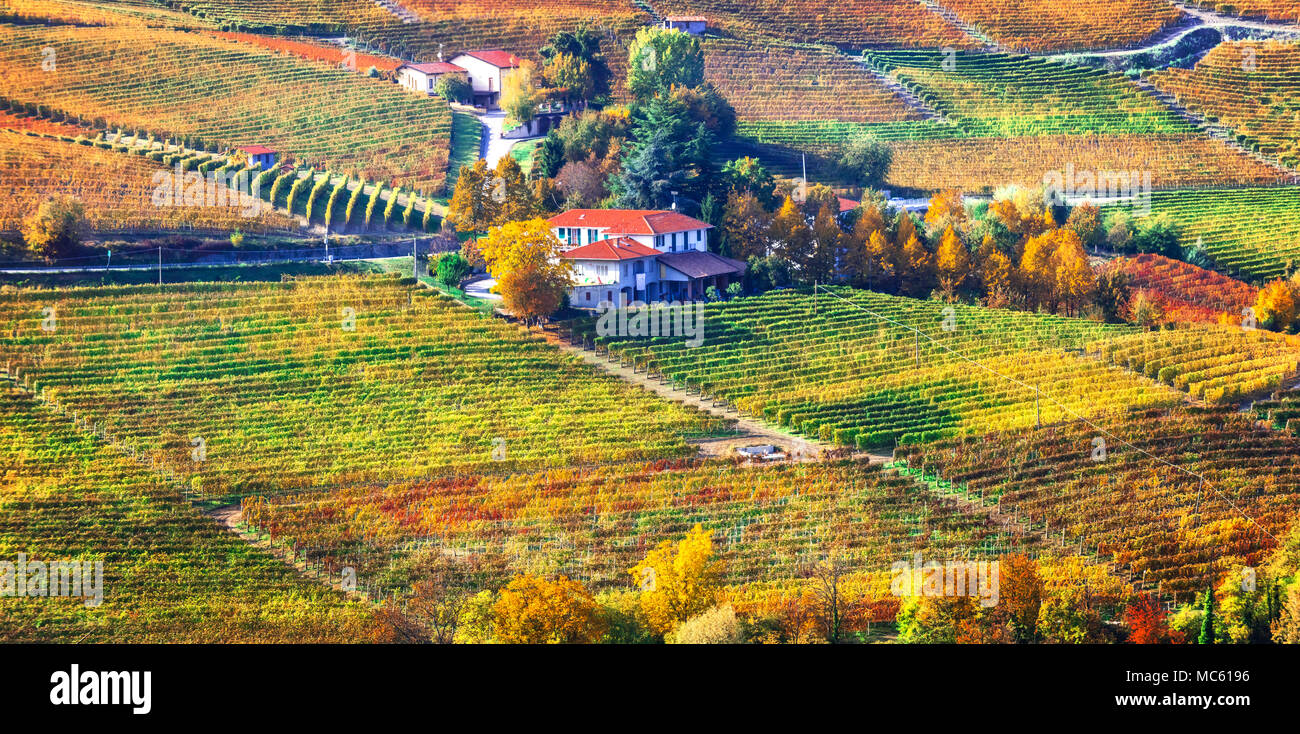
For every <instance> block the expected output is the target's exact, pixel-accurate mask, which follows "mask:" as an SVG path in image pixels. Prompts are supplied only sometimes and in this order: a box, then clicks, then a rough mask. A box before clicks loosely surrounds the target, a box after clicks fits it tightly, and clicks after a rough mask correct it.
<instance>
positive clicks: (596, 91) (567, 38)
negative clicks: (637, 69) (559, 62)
mask: <svg viewBox="0 0 1300 734" xmlns="http://www.w3.org/2000/svg"><path fill="white" fill-rule="evenodd" d="M538 54H539V55H540V56H541V57H542V60H543V62H544V63H545V64H546V65H547V66H548V67H549V66H550V65H551V63H552V60H553V59H555V58H556V57H559V56H567V57H570V58H574V59H579V60H581V61H583V62H585V63H586V65H587V72H586V73H587V76H588V77H589V79H590V95H589V96H584V97H583V100H584V101H591V100H594V99H599V98H602V97H606V96H608V95H609V93H610V91H611V82H612V80H613V78H614V74H613V72H612V71H610V68H609V62H608V61H607V60H606V59H605V55H604V54H603V53H601V50H600V34H598V33H597V32H595V31H593V30H591V29H590V28H587V27H586V26H585V25H582V26H579V27H578V28H577V29H576V30H572V31H560V32H559V33H556V34H555V35H553V36H551V38H550V40H549V41H547V43H546V45H545V46H543V47H541V48H540V49H538Z"/></svg>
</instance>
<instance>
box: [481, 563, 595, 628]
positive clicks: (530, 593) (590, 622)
mask: <svg viewBox="0 0 1300 734" xmlns="http://www.w3.org/2000/svg"><path fill="white" fill-rule="evenodd" d="M492 611H493V614H494V617H495V620H494V621H495V638H496V641H497V642H501V643H505V644H514V645H540V644H556V643H574V642H595V641H596V640H598V639H600V636H601V635H602V634H603V633H604V625H603V620H602V618H601V613H600V607H599V605H597V604H596V601H595V599H593V598H592V597H591V594H589V593H588V592H587V590H586V589H584V588H582V585H581V584H579V583H578V582H576V581H572V580H570V579H568V578H567V577H565V576H560V577H559V578H557V579H555V580H554V581H550V580H547V579H544V578H539V577H537V576H532V575H528V574H521V575H518V576H515V578H514V579H513V580H511V581H510V583H509V585H507V586H506V587H505V588H504V589H502V590H501V593H500V594H498V595H497V600H496V603H495V604H494V605H493V607H492Z"/></svg>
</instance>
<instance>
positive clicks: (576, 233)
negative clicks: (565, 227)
mask: <svg viewBox="0 0 1300 734" xmlns="http://www.w3.org/2000/svg"><path fill="white" fill-rule="evenodd" d="M568 239H569V244H571V245H581V244H582V230H580V229H570V230H569V238H568Z"/></svg>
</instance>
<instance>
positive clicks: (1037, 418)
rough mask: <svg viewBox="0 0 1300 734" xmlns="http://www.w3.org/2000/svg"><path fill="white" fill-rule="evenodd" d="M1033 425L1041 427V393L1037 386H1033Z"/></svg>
mask: <svg viewBox="0 0 1300 734" xmlns="http://www.w3.org/2000/svg"><path fill="white" fill-rule="evenodd" d="M1034 423H1036V424H1037V427H1038V428H1042V427H1043V407H1042V391H1040V390H1039V389H1038V386H1037V385H1034Z"/></svg>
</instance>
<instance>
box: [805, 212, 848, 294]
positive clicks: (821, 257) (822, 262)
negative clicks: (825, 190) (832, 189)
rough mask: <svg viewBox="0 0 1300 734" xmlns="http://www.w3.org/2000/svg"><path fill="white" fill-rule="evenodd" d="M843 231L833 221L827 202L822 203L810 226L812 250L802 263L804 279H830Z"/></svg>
mask: <svg viewBox="0 0 1300 734" xmlns="http://www.w3.org/2000/svg"><path fill="white" fill-rule="evenodd" d="M843 240H844V232H843V231H842V230H840V225H839V223H838V222H836V221H835V213H834V212H833V211H832V210H831V206H830V205H829V204H822V207H821V209H820V210H819V211H818V212H817V218H816V219H815V220H813V226H812V250H811V252H810V253H809V258H808V260H807V262H806V263H805V264H804V274H803V276H804V279H805V280H807V279H811V280H813V281H816V282H819V283H825V282H827V281H828V280H830V278H831V275H832V274H833V273H834V272H835V266H836V263H838V262H839V259H840V250H841V247H842V243H843Z"/></svg>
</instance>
